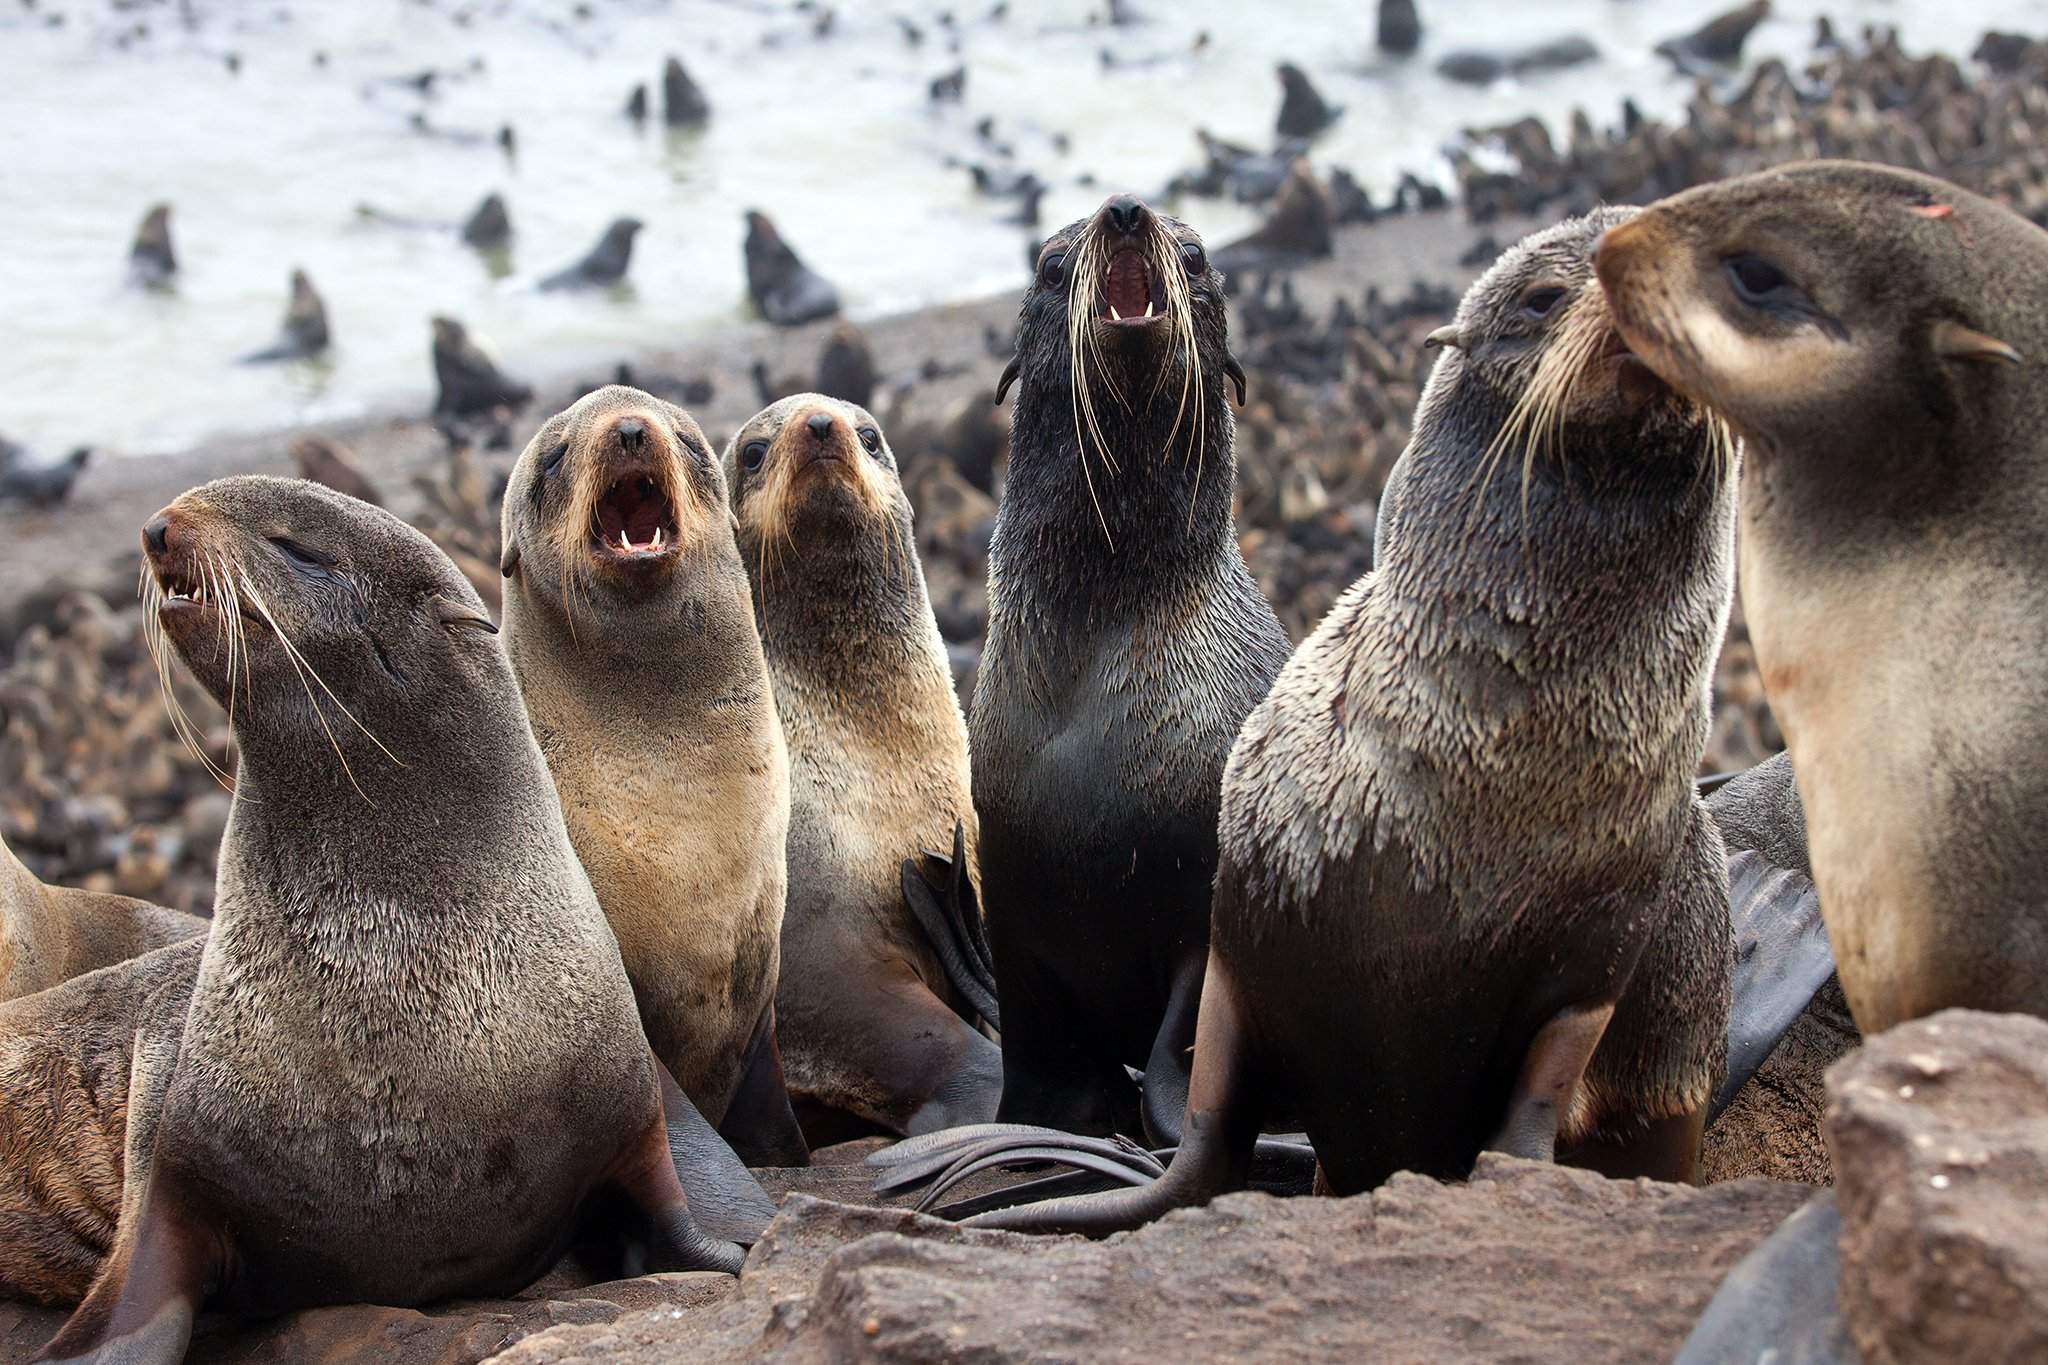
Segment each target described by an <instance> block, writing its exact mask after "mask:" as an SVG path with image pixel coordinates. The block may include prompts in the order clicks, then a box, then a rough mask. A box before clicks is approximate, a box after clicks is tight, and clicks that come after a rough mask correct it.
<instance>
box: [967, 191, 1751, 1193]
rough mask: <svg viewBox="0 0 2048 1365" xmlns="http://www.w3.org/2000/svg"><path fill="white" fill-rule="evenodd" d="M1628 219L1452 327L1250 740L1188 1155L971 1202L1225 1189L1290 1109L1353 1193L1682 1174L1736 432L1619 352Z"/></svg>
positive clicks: (1548, 243) (1223, 893) (1720, 983)
mask: <svg viewBox="0 0 2048 1365" xmlns="http://www.w3.org/2000/svg"><path fill="white" fill-rule="evenodd" d="M1631 212H1633V210H1631V209H1603V210H1599V211H1596V212H1595V213H1594V214H1592V215H1590V216H1589V217H1586V218H1579V219H1570V220H1567V221H1566V222H1563V223H1561V224H1558V225H1556V226H1554V227H1551V228H1549V229H1546V230H1545V231H1542V232H1539V233H1537V234H1535V235H1533V236H1531V237H1530V238H1528V239H1526V240H1525V241H1524V242H1523V243H1521V244H1520V245H1519V246H1518V247H1516V248H1513V249H1511V250H1510V251H1508V252H1507V253H1506V254H1505V255H1503V257H1502V258H1501V259H1500V261H1499V262H1497V263H1496V264H1495V265H1494V266H1493V268H1492V269H1490V270H1488V271H1487V273H1486V274H1485V275H1484V276H1482V277H1481V278H1480V280H1479V282H1478V283H1477V284H1475V285H1474V286H1473V287H1472V289H1471V290H1470V291H1469V292H1468V293H1467V294H1466V296H1465V299H1464V301H1463V302H1462V303H1461V304H1460V305H1459V308H1458V312H1457V316H1456V319H1455V321H1453V322H1452V323H1451V324H1449V325H1448V326H1446V327H1444V328H1442V329H1440V330H1439V331H1438V332H1437V333H1436V334H1434V336H1433V338H1432V339H1433V340H1434V341H1435V342H1437V343H1438V344H1440V345H1442V346H1444V347H1445V348H1446V349H1445V351H1444V354H1443V356H1442V357H1441V358H1440V359H1439V360H1438V361H1437V363H1436V366H1435V368H1434V370H1433V371H1432V373H1431V375H1430V379H1429V383H1428V385H1427V387H1426V388H1425V390H1424V393H1423V396H1422V399H1421V402H1420V404H1419V406H1418V408H1417V410H1416V418H1415V434H1414V438H1413V440H1412V441H1411V442H1410V444H1409V446H1408V449H1407V450H1406V451H1405V452H1404V453H1403V455H1402V457H1401V460H1400V462H1399V464H1398V465H1397V467H1396V469H1395V472H1394V476H1393V479H1392V481H1391V482H1390V483H1389V485H1388V489H1387V492H1386V495H1385V498H1384V501H1383V502H1382V511H1381V526H1380V531H1379V542H1378V547H1377V548H1378V560H1377V564H1376V566H1375V568H1374V569H1373V571H1372V572H1371V573H1370V574H1368V575H1367V576H1366V577H1365V578H1362V579H1360V580H1359V581H1358V582H1357V583H1356V584H1354V585H1353V586H1352V587H1351V588H1350V589H1349V590H1348V591H1347V592H1346V593H1345V594H1344V596H1343V597H1342V598H1340V599H1339V601H1338V603H1337V605H1336V606H1335V607H1334V608H1332V609H1331V611H1330V614H1329V615H1328V616H1327V617H1325V618H1324V620H1323V622H1322V623H1321V624H1320V625H1319V626H1318V627H1317V628H1316V630H1315V632H1314V633H1313V634H1312V635H1310V637H1309V638H1308V639H1307V640H1306V641H1305V642H1304V643H1303V644H1302V646H1301V648H1300V649H1299V650H1298V651H1296V653H1295V654H1294V657H1293V658H1292V659H1291V660H1289V662H1288V664H1287V667H1286V668H1285V670H1284V671H1283V672H1282V673H1281V675H1280V678H1279V680H1278V681H1277V682H1275V683H1274V685H1273V689H1272V692H1271V694H1270V695H1269V696H1267V698H1266V699H1265V700H1264V701H1262V702H1261V703H1260V704H1259V706H1258V708H1257V709H1256V710H1255V711H1253V712H1252V714H1251V716H1250V718H1249V719H1247V720H1246V722H1245V725H1244V730H1243V733H1242V735H1241V736H1240V737H1239V738H1238V740H1237V743H1236V746H1235V747H1234V748H1233V749H1232V751H1231V755H1230V766H1229V768H1228V769H1227V770H1226V772H1225V774H1224V778H1223V807H1222V814H1221V821H1220V827H1221V839H1222V860H1221V864H1220V866H1219V867H1218V870H1217V875H1216V901H1215V913H1214V919H1213V922H1212V924H1211V941H1210V949H1209V968H1208V973H1207V977H1206V980H1205V982H1204V985H1203V988H1202V997H1201V1010H1200V1018H1199V1023H1198V1033H1197V1041H1196V1045H1195V1056H1194V1075H1193V1079H1192V1088H1191V1089H1190V1091H1189V1093H1188V1100H1187V1114H1186V1118H1185V1121H1184V1124H1183V1132H1184V1137H1183V1140H1182V1143H1181V1146H1180V1150H1179V1151H1178V1153H1177V1154H1176V1155H1175V1156H1174V1159H1173V1163H1172V1165H1171V1166H1170V1167H1169V1168H1168V1171H1167V1174H1166V1175H1165V1176H1163V1177H1162V1178H1160V1179H1159V1180H1158V1181H1157V1182H1155V1183H1153V1184H1151V1185H1147V1186H1144V1187H1142V1188H1139V1189H1134V1190H1128V1191H1118V1192H1115V1193H1112V1194H1109V1195H1105V1196H1091V1197H1087V1198H1084V1199H1079V1200H1061V1201H1054V1202H1052V1203H1047V1204H1039V1205H1031V1206H1027V1207H1023V1208H1018V1209H1011V1210H1004V1211H1002V1212H1000V1213H997V1214H993V1215H987V1216H984V1217H979V1218H976V1219H974V1220H972V1221H973V1222H975V1223H976V1224H977V1225H986V1226H1001V1227H1013V1228H1028V1229H1031V1230H1036V1231H1054V1230H1063V1231H1086V1232H1090V1233H1102V1232H1107V1231H1112V1230H1114V1229H1117V1228H1121V1227H1127V1226H1131V1225H1133V1224H1135V1223H1138V1222H1143V1221H1146V1220H1149V1219H1151V1218H1154V1217H1157V1216H1158V1215H1160V1214H1161V1213H1164V1212H1165V1211H1166V1210H1168V1209H1170V1208H1174V1207H1178V1206H1180V1205H1183V1204H1189V1203H1196V1202H1202V1201H1206V1200H1207V1199H1209V1198H1211V1197H1213V1196H1214V1195H1216V1194H1218V1193H1221V1192H1223V1191H1225V1190H1231V1189H1238V1188H1242V1186H1243V1185H1244V1183H1245V1179H1246V1175H1247V1173H1248V1169H1249V1166H1250V1161H1251V1156H1252V1152H1253V1148H1254V1145H1255V1143H1256V1141H1257V1138H1258V1134H1259V1130H1260V1128H1261V1126H1262V1124H1263V1123H1265V1122H1266V1121H1268V1120H1272V1119H1282V1118H1295V1119H1299V1120H1300V1121H1301V1122H1302V1123H1303V1124H1304V1125H1305V1127H1306V1130H1307V1133H1308V1136H1309V1139H1310V1141H1311V1142H1312V1143H1313V1144H1314V1147H1315V1152H1316V1158H1317V1161H1318V1165H1319V1176H1318V1184H1319V1186H1320V1187H1321V1188H1325V1189H1327V1190H1329V1191H1330V1192H1332V1193H1336V1194H1355V1193H1358V1192H1360V1191H1364V1190H1369V1189H1372V1188H1374V1187H1375V1186H1377V1185H1378V1184H1380V1183H1381V1182H1382V1181H1384V1180H1385V1179H1386V1178H1387V1177H1388V1176H1390V1175H1392V1174H1393V1173H1394V1172H1395V1171H1399V1170H1412V1171H1418V1172H1421V1173H1423V1174H1426V1175H1433V1176H1437V1177H1439V1178H1457V1177H1462V1176H1464V1175H1465V1174H1467V1173H1468V1172H1469V1171H1470V1169H1471V1166H1472V1163H1473V1161H1474V1160H1475V1159H1476V1158H1477V1156H1478V1154H1479V1152H1480V1150H1481V1149H1482V1148H1484V1147H1488V1146H1491V1147H1493V1148H1496V1149H1498V1150H1504V1151H1507V1152H1510V1153H1513V1154H1515V1155H1519V1156H1525V1157H1536V1158H1541V1159H1548V1158H1550V1157H1552V1156H1553V1155H1555V1154H1557V1153H1558V1152H1559V1150H1560V1149H1562V1150H1563V1151H1564V1152H1565V1153H1566V1154H1568V1155H1570V1156H1572V1157H1573V1158H1574V1159H1576V1160H1579V1161H1582V1162H1584V1163H1585V1164H1588V1165H1593V1166H1595V1167H1597V1168H1599V1169H1603V1170H1607V1171H1609V1172H1613V1173H1622V1174H1645V1175H1655V1176H1658V1177H1660V1178H1663V1179H1686V1178H1689V1177H1690V1176H1691V1174H1692V1172H1693V1169H1694V1166H1695V1163H1696V1161H1697V1155H1698V1150H1699V1142H1700V1133H1701V1126H1702V1121H1703V1119H1704V1116H1705V1111H1706V1107H1707V1104H1708V1101H1709V1099H1710V1098H1711V1097H1712V1095H1713V1093H1714V1089H1715V1086H1716V1084H1717V1082H1718V1081H1719V1079H1720V1073H1721V1069H1722V1066H1723V1062H1724V1056H1723V1052H1724V1048H1725V1046H1726V1032H1725V1030H1726V1024H1727V1010H1728V990H1729V974H1730V946H1731V945H1730V935H1729V925H1728V892H1727V879H1726V874H1725V872H1724V870H1723V853H1722V846H1721V839H1720V835H1719V834H1718V833H1717V832H1716V831H1715V829H1714V825H1713V822H1712V820H1711V819H1710V818H1709V817H1708V814H1707V811H1706V808H1705V806H1704V805H1703V804H1702V802H1701V800H1700V797H1699V794H1698V792H1697V791H1696V789H1695V787H1694V785H1693V774H1694V772H1695V771H1696V770H1697V768H1698V766H1699V760H1700V755H1701V753H1702V751H1703V750H1704V748H1705V745H1706V739H1707V734H1708V729H1709V717H1708V706H1707V702H1708V695H1709V689H1710V686H1711V679H1712V674H1713V665H1714V659H1715V655H1716V653H1717V651H1718V648H1719V645H1720V640H1721V632H1722V629H1723V627H1724V626H1725V624H1726V618H1727V613H1728V608H1729V602H1730V598H1731V594H1732V590H1733V572H1734V554H1733V545H1732V533H1733V529H1734V469H1733V465H1734V455H1733V450H1732V442H1731V441H1730V440H1729V439H1728V438H1727V436H1726V433H1725V430H1724V429H1721V428H1720V427H1719V426H1718V424H1717V423H1715V422H1713V421H1712V420H1710V419H1709V418H1708V417H1707V416H1706V414H1705V413H1704V412H1703V411H1702V410H1701V409H1699V408H1697V407H1695V406H1693V405H1691V404H1689V403H1684V402H1681V401H1680V400H1678V399H1677V398H1676V397H1675V396H1674V395H1673V394H1672V393H1671V391H1670V390H1668V389H1665V388H1664V387H1663V386H1662V385H1661V384H1658V383H1656V381H1655V380H1653V379H1651V378H1650V377H1649V376H1648V372H1647V371H1644V370H1642V369H1641V367H1640V366H1637V365H1636V364H1635V363H1634V362H1633V361H1632V359H1631V358H1630V357H1629V356H1628V355H1627V354H1626V352H1624V351H1620V350H1619V349H1618V348H1617V347H1616V346H1615V344H1614V343H1615V339H1616V335H1617V334H1616V333H1615V332H1614V331H1613V328H1612V325H1611V323H1610V322H1609V320H1608V318H1607V315H1606V310H1605V306H1604V303H1603V300H1602V297H1601V294H1600V290H1599V286H1598V285H1597V284H1595V283H1594V282H1593V279H1592V268H1591V262H1590V255H1591V249H1592V246H1593V242H1594V240H1595V239H1596V238H1597V237H1598V236H1599V234H1600V232H1601V231H1602V229H1604V228H1606V227H1607V226H1609V225H1611V224H1613V223H1615V222H1618V221H1621V220H1622V219H1624V218H1626V217H1627V215H1628V214H1629V213H1631ZM1510 461H1512V464H1513V465H1516V466H1519V473H1520V477H1519V478H1517V477H1516V476H1515V471H1514V470H1513V469H1512V468H1510V469H1509V471H1508V472H1507V473H1506V474H1505V475H1504V476H1500V475H1501V473H1502V471H1501V466H1503V465H1507V464H1508V463H1509V462H1510ZM976 757H977V761H978V760H979V754H978V753H977V756H976ZM982 830H983V850H984V851H983V863H984V867H985V869H987V871H988V876H989V888H990V891H991V893H993V891H994V889H995V886H996V884H997V883H996V880H995V874H994V870H993V868H992V867H990V866H989V862H988V850H989V849H991V848H992V847H993V839H992V837H991V834H990V829H989V821H988V820H987V817H986V813H985V812H984V818H983V824H982ZM1000 951H1001V949H1000V944H998V958H997V961H998V964H1000V962H1001V957H1000ZM1003 1008H1004V1015H1005V1022H1006V1023H1007V1022H1008V1016H1009V1013H1010V1011H1011V1009H1012V1008H1013V1005H1012V1002H1011V1001H1010V999H1009V998H1008V997H1007V996H1006V997H1005V998H1004V1000H1003ZM1005 1041H1006V1043H1007V1033H1006V1037H1005Z"/></svg>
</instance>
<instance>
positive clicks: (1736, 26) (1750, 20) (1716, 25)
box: [1656, 0, 1771, 76]
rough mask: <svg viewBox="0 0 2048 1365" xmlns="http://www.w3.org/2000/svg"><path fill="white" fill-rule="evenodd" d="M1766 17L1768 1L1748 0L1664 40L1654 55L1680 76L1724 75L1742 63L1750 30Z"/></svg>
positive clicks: (1767, 14)
mask: <svg viewBox="0 0 2048 1365" xmlns="http://www.w3.org/2000/svg"><path fill="white" fill-rule="evenodd" d="M1770 15H1771V0H1751V3H1749V4H1746V5H1742V6H1739V7H1738V8H1735V9H1732V10H1729V11H1728V12H1727V13H1725V14H1717V15H1715V16H1714V17H1713V18H1712V19H1709V20H1708V21H1707V22H1706V23H1704V24H1701V25H1700V26H1699V27H1698V28H1696V29H1694V30H1693V31H1692V32H1690V33H1688V34H1685V35H1684V36H1682V37H1678V38H1666V39H1665V40H1664V41H1663V42H1661V43H1659V44H1657V48H1656V51H1657V55H1658V56H1660V57H1662V58H1664V59H1665V60H1666V61H1668V62H1670V63H1671V64H1672V65H1673V66H1675V67H1677V68H1678V71H1679V74H1681V75H1685V76H1712V75H1715V74H1721V75H1725V74H1727V71H1728V69H1729V68H1730V67H1733V66H1734V65H1735V64H1736V63H1738V62H1740V61H1741V60H1742V47H1743V44H1745V43H1747V42H1748V41H1749V35H1750V31H1751V30H1752V29H1754V28H1755V27H1756V26H1757V25H1758V24H1760V23H1762V22H1763V21H1764V20H1766V19H1768V18H1770ZM1717 67H1718V68H1720V70H1719V72H1718V73H1717V72H1716V70H1715V68H1717Z"/></svg>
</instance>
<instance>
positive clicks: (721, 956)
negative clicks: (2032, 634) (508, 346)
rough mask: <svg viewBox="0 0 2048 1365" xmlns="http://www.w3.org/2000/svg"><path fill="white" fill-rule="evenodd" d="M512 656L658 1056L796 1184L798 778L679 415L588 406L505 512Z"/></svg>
mask: <svg viewBox="0 0 2048 1365" xmlns="http://www.w3.org/2000/svg"><path fill="white" fill-rule="evenodd" d="M504 546H505V548H504V561H503V564H502V568H503V570H504V573H505V577H506V579H507V580H508V581H507V582H506V584H505V646H506V649H507V650H508V651H509V652H510V654H511V656H512V667H513V670H514V671H515V672H516V673H517V674H518V676H519V687H520V691H521V692H522V693H523V694H524V696H525V698H526V710H527V714H528V715H529V716H530V717H531V718H532V720H533V728H534V733H535V735H536V736H537V737H538V738H539V740H540V747H541V751H542V752H543V753H545V754H546V755H547V758H548V767H549V769H550V771H552V772H553V774H554V778H555V788H556V790H557V791H559V792H560V793H561V797H562V809H563V813H564V814H565V815H566V816H567V817H568V820H569V836H570V838H571V839H573V840H574V841H575V844H576V852H577V854H578V856H580V857H581V858H582V860H583V865H584V867H586V868H588V869H589V871H590V880H591V883H592V884H593V885H594V886H595V887H596V888H597V898H598V900H599V901H600V902H601V903H602V904H603V906H604V908H605V914H606V915H608V916H609V917H610V918H611V922H612V928H613V930H614V931H615V932H616V933H617V934H618V937H619V948H620V950H621V951H622V952H623V953H624V954H625V958H626V972H627V974H628V975H629V976H631V977H632V979H633V990H634V993H635V994H636V995H637V996H638V998H639V1001H640V1017H641V1019H642V1021H643V1022H644V1023H645V1025H646V1028H647V1036H648V1037H649V1038H650V1039H651V1040H652V1041H653V1043H654V1050H655V1053H656V1054H657V1055H658V1056H660V1058H661V1059H662V1061H664V1062H666V1063H667V1064H668V1067H669V1069H670V1070H671V1071H673V1072H674V1073H675V1077H676V1080H677V1081H679V1082H680V1083H681V1084H682V1087H683V1089H684V1090H686V1091H687V1092H689V1095H690V1098H691V1099H693V1100H695V1101H696V1102H697V1104H698V1106H699V1107H700V1108H701V1109H702V1110H703V1111H704V1114H705V1116H706V1117H707V1118H709V1119H710V1120H711V1121H712V1122H713V1123H715V1124H717V1125H718V1126H719V1128H720V1131H722V1132H724V1133H725V1134H726V1135H727V1137H728V1138H729V1139H730V1140H731V1141H732V1142H733V1145H734V1146H735V1147H737V1148H738V1149H739V1151H740V1154H741V1155H742V1156H744V1157H746V1158H747V1160H748V1162H749V1164H752V1165H792V1164H795V1165H800V1164H802V1162H803V1160H804V1159H805V1153H804V1148H803V1143H802V1138H801V1136H800V1134H799V1133H798V1132H797V1126H796V1118H795V1116H794V1114H792V1113H791V1111H790V1106H789V1097H788V1095H787V1093H786V1092H785V1090H784V1088H783V1080H782V1066H781V1062H780V1059H779V1058H778V1056H777V1053H776V1047H775V979H776V971H777V961H778V957H779V952H780V950H779V938H780V935H781V932H782V907H783V895H784V890H785V885H786V880H787V871H786V864H785V857H786V854H785V845H786V841H787V836H788V832H789V758H788V751H787V749H786V748H785V747H784V743H783V738H782V727H781V726H780V725H779V724H778V723H777V721H776V717H775V700H774V696H773V694H772V692H771V689H770V685H769V682H768V664H767V661H766V659H765V658H764V657H763V656H762V652H761V639H760V636H759V635H758V634H757V633H756V631H755V628H754V609H753V600H752V598H751V596H750V594H749V590H748V587H747V573H746V569H745V568H744V567H743V566H742V565H741V563H740V555H739V549H738V547H737V546H736V545H735V544H734V541H733V528H732V517H731V514H730V512H729V510H728V504H727V499H726V489H725V480H724V478H723V477H722V476H721V475H720V473H719V469H718V464H717V462H716V460H715V459H714V457H713V456H712V453H711V448H710V446H709V444H708V443H707V442H706V441H705V439H704V433H703V432H702V431H700V430H699V429H698V427H697V424H696V422H695V421H693V420H692V419H691V417H690V415H689V414H688V413H687V412H684V411H683V410H682V409H681V408H678V407H676V406H674V405H673V404H670V403H665V402H663V401H662V400H661V399H659V398H656V397H654V396H653V395H651V394H646V393H642V392H641V391H640V390H638V389H629V388H623V387H620V386H618V385H612V386H610V387H607V388H602V389H598V390H596V391H595V392H593V393H590V394H587V395H585V396H584V397H583V398H582V399H581V400H580V401H579V402H577V403H576V404H575V405H574V406H573V407H571V408H569V409H568V410H566V411H564V412H560V413H557V414H556V415H555V416H553V417H551V418H549V419H548V421H547V423H546V424H545V425H543V426H542V427H541V429H540V430H539V431H538V432H536V433H535V435H534V438H533V440H532V442H531V443H529V444H528V446H527V447H526V451H525V453H524V454H522V455H521V456H520V457H519V461H518V463H517V464H516V465H515V466H514V467H513V470H512V478H511V482H510V484H509V485H508V486H507V487H506V490H505V510H504Z"/></svg>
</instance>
